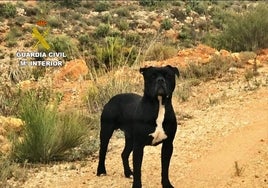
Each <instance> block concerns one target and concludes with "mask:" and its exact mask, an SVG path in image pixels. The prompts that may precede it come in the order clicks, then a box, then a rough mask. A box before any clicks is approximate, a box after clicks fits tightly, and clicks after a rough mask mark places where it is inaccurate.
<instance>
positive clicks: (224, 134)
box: [14, 67, 268, 188]
mask: <svg viewBox="0 0 268 188" xmlns="http://www.w3.org/2000/svg"><path fill="white" fill-rule="evenodd" d="M267 72H268V71H267V68H265V67H264V68H263V75H264V77H263V78H264V80H263V82H265V79H267ZM245 88H246V83H245V81H243V78H241V79H234V81H232V82H219V81H215V80H212V81H209V82H205V83H202V84H200V85H199V86H196V87H194V88H193V90H192V93H193V96H192V97H191V98H190V99H189V101H188V102H184V103H181V102H179V101H178V100H177V99H176V98H174V100H173V103H174V109H175V111H176V114H177V116H178V117H177V118H178V122H179V125H178V126H179V130H178V132H177V134H176V137H175V140H174V153H173V157H172V161H171V165H170V180H171V182H172V183H173V185H174V186H175V187H176V188H178V187H180V188H184V187H185V188H193V187H197V188H199V187H200V188H203V187H204V188H210V187H211V188H212V187H213V188H214V187H239V188H240V187H248V188H252V187H256V188H262V187H263V188H264V187H268V87H267V86H263V87H260V88H259V89H254V90H252V91H245ZM175 92H176V91H175ZM212 99H213V100H212ZM116 134H118V133H116ZM123 146H124V139H123V137H122V136H121V137H120V136H113V137H112V139H111V142H110V145H109V150H108V154H107V160H106V169H107V173H108V174H107V176H102V177H97V176H96V168H97V162H98V160H97V155H98V154H97V153H96V156H95V157H90V158H88V159H87V160H86V161H80V162H73V163H59V164H55V165H49V166H43V167H39V168H38V169H30V171H31V173H30V177H29V179H28V180H27V181H26V182H24V183H15V184H14V185H15V186H17V187H27V188H29V187H50V188H51V187H55V188H56V187H57V188H59V187H63V188H68V187H70V188H71V187H72V188H73V187H81V188H84V187H85V188H108V187H109V188H126V187H131V184H132V179H128V178H125V177H124V175H123V166H122V162H121V158H120V154H121V151H122V149H123ZM160 150H161V145H160V146H157V147H146V148H145V154H144V160H143V166H142V182H143V187H145V188H158V187H161V184H160V182H161V177H160V174H161V172H160ZM235 164H236V165H235Z"/></svg>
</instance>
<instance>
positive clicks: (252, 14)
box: [215, 4, 268, 51]
mask: <svg viewBox="0 0 268 188" xmlns="http://www.w3.org/2000/svg"><path fill="white" fill-rule="evenodd" d="M267 17H268V5H266V4H261V5H259V6H257V7H256V8H255V9H253V10H250V11H249V12H247V13H244V14H240V15H236V16H233V17H232V18H231V19H230V20H229V21H228V22H227V23H226V27H225V28H224V31H223V32H222V33H221V34H220V35H218V37H217V43H216V44H215V47H217V48H218V49H227V50H230V51H255V50H258V49H261V48H267V47H268V35H267V33H268V19H265V18H267Z"/></svg>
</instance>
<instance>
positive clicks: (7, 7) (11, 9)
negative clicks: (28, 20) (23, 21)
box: [0, 3, 17, 18]
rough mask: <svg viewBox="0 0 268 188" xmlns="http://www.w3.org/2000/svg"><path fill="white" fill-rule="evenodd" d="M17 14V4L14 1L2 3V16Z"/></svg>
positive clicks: (10, 16) (0, 12) (0, 14)
mask: <svg viewBox="0 0 268 188" xmlns="http://www.w3.org/2000/svg"><path fill="white" fill-rule="evenodd" d="M16 14H17V9H16V6H15V5H13V4H12V3H4V4H0V17H4V18H14V17H15V16H16Z"/></svg>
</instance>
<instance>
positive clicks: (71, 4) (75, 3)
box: [59, 0, 82, 8]
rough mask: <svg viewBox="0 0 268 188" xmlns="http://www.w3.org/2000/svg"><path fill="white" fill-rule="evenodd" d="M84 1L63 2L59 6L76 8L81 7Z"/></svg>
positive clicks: (67, 0)
mask: <svg viewBox="0 0 268 188" xmlns="http://www.w3.org/2000/svg"><path fill="white" fill-rule="evenodd" d="M81 1H82V0H61V1H59V4H60V5H62V6H66V7H68V8H74V7H78V6H80V3H81Z"/></svg>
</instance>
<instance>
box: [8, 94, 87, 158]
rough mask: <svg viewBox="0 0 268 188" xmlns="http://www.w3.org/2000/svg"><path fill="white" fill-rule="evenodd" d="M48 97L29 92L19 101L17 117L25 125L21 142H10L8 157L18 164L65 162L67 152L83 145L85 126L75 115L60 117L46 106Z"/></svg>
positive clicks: (84, 122) (51, 106)
mask: <svg viewBox="0 0 268 188" xmlns="http://www.w3.org/2000/svg"><path fill="white" fill-rule="evenodd" d="M48 101H49V97H48V96H47V93H42V94H41V95H40V93H37V92H35V91H28V92H26V93H25V94H24V95H23V96H22V97H21V98H20V105H19V108H18V110H19V116H20V118H21V119H22V120H23V121H24V122H25V127H24V130H23V132H22V139H19V138H18V137H14V138H13V148H12V152H11V156H12V158H13V159H14V160H16V161H18V162H24V161H29V162H42V163H47V162H49V161H53V160H62V159H65V158H66V157H67V156H68V154H69V152H70V150H71V149H72V148H75V147H77V146H79V145H80V144H81V143H83V140H84V138H85V136H86V134H87V130H88V127H87V123H86V121H85V119H84V118H83V117H81V116H80V115H78V114H75V113H66V114H59V113H58V112H57V106H56V105H52V104H48Z"/></svg>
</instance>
